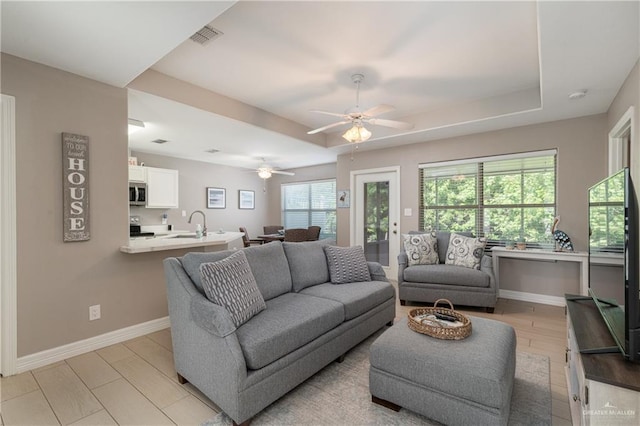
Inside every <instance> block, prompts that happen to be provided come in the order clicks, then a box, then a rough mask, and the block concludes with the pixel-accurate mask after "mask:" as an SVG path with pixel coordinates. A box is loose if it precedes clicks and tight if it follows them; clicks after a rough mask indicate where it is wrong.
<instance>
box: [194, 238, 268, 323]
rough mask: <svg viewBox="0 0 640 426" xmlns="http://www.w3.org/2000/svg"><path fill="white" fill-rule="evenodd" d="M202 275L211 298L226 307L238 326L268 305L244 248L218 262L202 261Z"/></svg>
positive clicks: (206, 290)
mask: <svg viewBox="0 0 640 426" xmlns="http://www.w3.org/2000/svg"><path fill="white" fill-rule="evenodd" d="M200 274H201V275H202V285H203V287H204V292H205V293H206V295H207V298H208V299H209V300H211V301H212V302H213V303H215V304H217V305H220V306H224V307H225V308H226V309H227V311H229V314H230V315H231V320H232V321H233V323H234V324H235V326H236V327H239V326H240V325H242V324H244V323H245V322H247V321H248V320H249V319H251V317H253V316H254V315H256V314H257V313H258V312H260V311H262V310H263V309H264V308H266V305H265V303H264V299H263V298H262V294H261V293H260V290H258V285H257V284H256V279H255V278H254V276H253V274H252V273H251V268H250V267H249V262H247V257H246V256H245V254H244V252H243V251H242V250H240V251H237V252H235V253H234V254H232V255H231V256H228V257H226V258H224V259H222V260H219V261H217V262H207V263H202V264H201V265H200Z"/></svg>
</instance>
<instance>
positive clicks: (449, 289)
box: [398, 231, 498, 312]
mask: <svg viewBox="0 0 640 426" xmlns="http://www.w3.org/2000/svg"><path fill="white" fill-rule="evenodd" d="M420 233H421V232H418V231H411V232H409V234H420ZM459 234H461V235H465V236H471V234H470V233H465V232H460V233H459ZM450 235H451V233H450V232H445V231H438V232H436V237H437V240H438V257H439V259H440V263H439V264H436V265H413V266H409V262H408V257H407V254H406V252H405V250H404V246H402V245H401V249H400V254H399V255H398V298H399V299H400V304H402V305H405V304H406V302H408V301H414V302H431V303H433V302H435V301H436V300H438V299H448V300H449V301H451V303H453V304H454V305H466V306H478V307H484V308H486V310H487V312H493V311H494V309H495V306H496V301H497V300H498V286H497V284H496V279H495V276H494V273H493V263H492V260H491V257H490V256H487V255H484V256H483V257H482V261H481V263H480V269H479V270H477V269H471V268H465V267H462V266H455V265H447V264H445V258H446V253H447V249H448V247H449V237H450ZM445 307H446V306H445Z"/></svg>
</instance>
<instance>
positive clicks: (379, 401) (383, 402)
mask: <svg viewBox="0 0 640 426" xmlns="http://www.w3.org/2000/svg"><path fill="white" fill-rule="evenodd" d="M371 402H373V403H374V404H378V405H382V406H383V407H385V408H388V409H390V410H393V411H395V412H398V411H400V409H401V408H402V407H401V406H399V405H398V404H394V403H393V402H391V401H387V400H386V399H382V398H378V397H377V396H375V395H371Z"/></svg>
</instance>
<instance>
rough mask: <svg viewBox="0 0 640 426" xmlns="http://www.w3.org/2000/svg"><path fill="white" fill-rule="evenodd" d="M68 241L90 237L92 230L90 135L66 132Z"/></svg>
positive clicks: (64, 174) (64, 168) (64, 184)
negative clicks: (90, 217) (90, 207)
mask: <svg viewBox="0 0 640 426" xmlns="http://www.w3.org/2000/svg"><path fill="white" fill-rule="evenodd" d="M62 188H63V191H64V196H63V197H64V201H63V207H62V208H63V217H64V241H65V242H70V241H87V240H89V239H90V238H91V233H90V231H89V229H90V228H89V224H90V221H89V137H88V136H82V135H74V134H73V133H63V134H62Z"/></svg>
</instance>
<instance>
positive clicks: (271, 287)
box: [181, 241, 291, 300]
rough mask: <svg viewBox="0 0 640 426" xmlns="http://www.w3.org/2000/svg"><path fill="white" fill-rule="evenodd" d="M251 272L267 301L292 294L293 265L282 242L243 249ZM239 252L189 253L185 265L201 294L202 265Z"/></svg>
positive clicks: (185, 258) (183, 264)
mask: <svg viewBox="0 0 640 426" xmlns="http://www.w3.org/2000/svg"><path fill="white" fill-rule="evenodd" d="M242 251H244V254H245V256H246V257H247V261H248V262H249V266H250V267H251V272H252V273H253V276H254V277H255V279H256V283H257V284H258V288H259V289H260V293H262V297H264V300H269V299H272V298H274V297H276V296H279V295H281V294H284V293H288V292H290V291H291V273H290V272H289V263H288V262H287V257H286V256H285V254H284V250H283V248H282V243H281V242H280V241H274V242H272V243H269V244H263V245H260V246H253V247H249V248H245V249H242ZM235 252H237V250H225V251H217V252H210V253H187V254H185V255H184V256H183V257H182V259H181V262H182V266H183V267H184V270H185V271H186V272H187V274H188V275H189V278H191V280H192V281H193V283H194V284H195V286H196V287H197V288H198V290H199V291H200V293H202V294H204V289H203V287H202V280H201V279H200V264H201V263H204V262H217V261H218V260H221V259H224V258H225V257H228V256H230V255H232V254H233V253H235Z"/></svg>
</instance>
